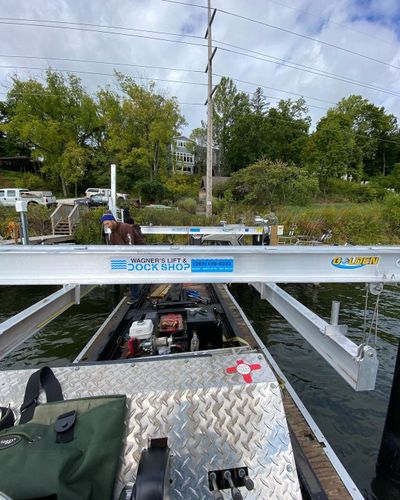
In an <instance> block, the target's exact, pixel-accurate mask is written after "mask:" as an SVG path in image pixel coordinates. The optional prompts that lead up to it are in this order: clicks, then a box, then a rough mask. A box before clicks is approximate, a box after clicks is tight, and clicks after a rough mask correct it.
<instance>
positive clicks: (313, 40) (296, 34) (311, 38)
mask: <svg viewBox="0 0 400 500" xmlns="http://www.w3.org/2000/svg"><path fill="white" fill-rule="evenodd" d="M162 1H163V2H169V3H175V4H181V5H186V6H191V7H199V8H203V6H202V5H195V4H187V3H184V2H179V1H177V0H162ZM217 11H218V12H221V13H223V14H226V15H228V16H232V17H237V18H238V19H243V20H245V21H249V22H251V23H255V24H259V25H261V26H266V27H267V28H271V29H274V30H278V31H282V32H283V33H288V34H290V35H294V36H298V37H300V38H304V39H306V40H311V41H312V42H316V43H319V44H321V45H326V46H327V47H331V48H335V49H337V50H341V51H343V52H347V53H349V54H352V55H355V56H358V57H362V58H364V59H368V60H369V61H373V62H376V63H379V64H383V65H385V66H389V67H391V68H395V69H400V66H395V65H394V64H390V63H387V62H385V61H381V60H380V59H375V58H374V57H370V56H367V55H366V54H362V53H361V52H356V51H354V50H350V49H346V48H345V47H340V46H339V45H335V44H334V43H329V42H324V41H323V40H319V39H318V38H313V37H312V36H309V35H304V34H302V33H297V32H296V31H292V30H289V29H286V28H282V27H281V26H276V25H275V24H270V23H266V22H264V21H259V20H258V19H253V18H251V17H247V16H243V15H241V14H236V13H235V12H231V11H229V10H224V9H217Z"/></svg>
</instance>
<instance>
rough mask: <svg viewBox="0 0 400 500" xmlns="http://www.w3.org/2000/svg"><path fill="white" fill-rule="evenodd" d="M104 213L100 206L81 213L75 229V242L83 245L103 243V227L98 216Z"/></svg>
mask: <svg viewBox="0 0 400 500" xmlns="http://www.w3.org/2000/svg"><path fill="white" fill-rule="evenodd" d="M103 213H104V210H103V209H102V208H98V209H95V210H89V211H88V212H86V213H84V214H82V216H81V220H80V222H79V224H78V226H77V228H76V231H75V242H76V243H78V244H84V245H101V244H102V243H104V238H103V228H102V225H101V224H100V217H101V216H102V214H103Z"/></svg>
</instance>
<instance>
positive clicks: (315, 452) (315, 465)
mask: <svg viewBox="0 0 400 500" xmlns="http://www.w3.org/2000/svg"><path fill="white" fill-rule="evenodd" d="M215 288H216V289H217V291H218V293H219V295H220V297H221V299H222V303H223V304H224V305H225V307H226V308H227V309H228V311H229V313H228V314H230V315H231V318H232V319H233V321H234V324H235V325H236V328H237V334H238V335H241V336H242V337H243V338H245V339H252V343H253V344H254V337H252V335H251V332H250V331H249V328H248V326H247V324H246V322H245V321H244V319H243V317H242V315H241V314H240V312H239V310H238V309H237V308H236V306H235V304H234V303H233V302H232V301H231V299H230V296H229V294H228V292H227V290H226V288H225V286H224V285H215ZM278 380H279V377H278ZM281 392H282V399H283V405H284V408H285V413H286V419H287V422H288V425H289V427H290V430H291V434H292V441H293V440H294V439H295V440H296V441H297V442H298V443H299V445H300V448H301V450H302V452H303V453H304V455H305V457H306V459H307V461H308V462H309V464H310V466H311V469H312V471H313V472H314V474H315V476H316V477H317V479H318V481H319V482H320V484H321V486H322V488H323V490H324V492H325V494H326V495H327V497H328V498H330V499H338V498H340V499H343V500H345V499H350V498H352V496H351V495H350V494H349V492H348V491H347V489H346V488H345V486H344V484H343V482H342V480H341V478H340V477H339V475H338V473H337V472H336V470H335V469H334V467H333V465H332V463H331V462H330V461H329V459H328V457H327V456H326V453H325V451H324V449H325V444H324V443H323V442H320V441H318V439H317V437H316V436H315V434H314V432H313V431H312V430H311V428H310V426H309V425H308V423H307V422H306V420H305V418H304V417H303V415H302V414H301V412H300V410H299V408H298V407H297V405H296V403H295V402H294V401H293V398H292V397H291V395H290V394H289V392H288V391H287V389H286V388H285V386H284V384H281Z"/></svg>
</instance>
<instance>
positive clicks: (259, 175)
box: [227, 160, 318, 209]
mask: <svg viewBox="0 0 400 500" xmlns="http://www.w3.org/2000/svg"><path fill="white" fill-rule="evenodd" d="M227 189H228V190H230V191H231V192H232V194H233V197H234V199H236V200H237V201H242V202H244V203H245V204H249V205H257V206H264V207H269V208H270V209H271V207H272V206H273V205H275V204H282V203H289V202H290V203H293V204H297V205H306V204H308V203H309V202H310V201H311V200H312V198H313V196H315V194H316V193H317V192H318V179H317V178H316V177H315V176H314V175H313V174H310V173H309V172H307V171H306V170H304V169H302V168H298V167H294V166H289V165H287V164H286V163H283V162H281V161H275V162H272V161H270V160H261V161H258V162H256V163H254V164H253V165H250V166H249V167H246V168H243V169H241V170H239V171H238V172H235V173H234V174H233V175H232V177H231V178H230V180H229V181H228V186H227Z"/></svg>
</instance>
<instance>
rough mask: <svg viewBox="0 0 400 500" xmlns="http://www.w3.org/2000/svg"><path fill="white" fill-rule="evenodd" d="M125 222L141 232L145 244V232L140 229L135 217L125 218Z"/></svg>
mask: <svg viewBox="0 0 400 500" xmlns="http://www.w3.org/2000/svg"><path fill="white" fill-rule="evenodd" d="M125 223H126V224H130V225H131V226H133V228H134V229H135V230H136V232H137V233H139V234H140V236H141V237H142V238H143V245H144V244H145V242H146V240H145V238H144V236H143V233H142V230H141V229H140V226H139V224H136V222H135V219H134V218H133V217H130V216H129V217H127V218H126V219H125Z"/></svg>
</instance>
